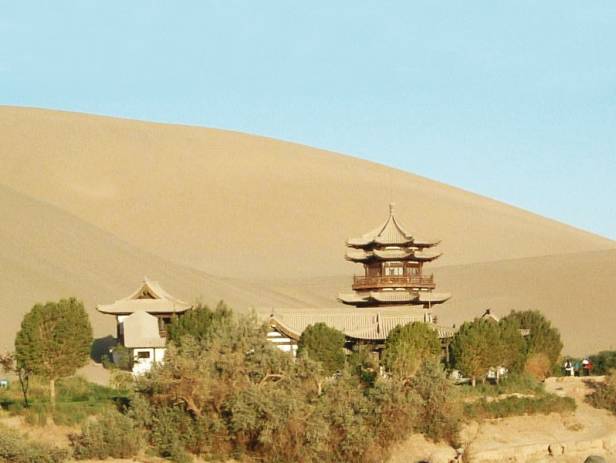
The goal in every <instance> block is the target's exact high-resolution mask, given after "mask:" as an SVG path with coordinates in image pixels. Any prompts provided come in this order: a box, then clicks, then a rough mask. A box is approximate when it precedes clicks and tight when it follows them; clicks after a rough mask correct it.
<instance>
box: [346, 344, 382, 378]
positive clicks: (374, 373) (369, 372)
mask: <svg viewBox="0 0 616 463" xmlns="http://www.w3.org/2000/svg"><path fill="white" fill-rule="evenodd" d="M347 365H348V368H349V371H350V372H351V373H352V374H353V375H355V376H357V377H358V378H359V380H360V381H361V382H362V384H363V385H364V386H374V384H375V382H376V380H377V378H378V375H379V369H380V364H379V358H378V354H376V353H374V352H373V350H372V347H371V346H370V345H368V344H355V345H354V346H353V351H352V352H351V355H349V357H348V359H347Z"/></svg>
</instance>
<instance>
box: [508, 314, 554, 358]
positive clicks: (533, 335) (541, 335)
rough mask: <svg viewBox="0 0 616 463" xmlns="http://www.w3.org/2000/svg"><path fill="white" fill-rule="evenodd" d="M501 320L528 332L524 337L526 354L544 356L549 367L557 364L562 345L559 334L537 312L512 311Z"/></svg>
mask: <svg viewBox="0 0 616 463" xmlns="http://www.w3.org/2000/svg"><path fill="white" fill-rule="evenodd" d="M503 320H507V321H508V322H511V323H513V324H515V325H517V327H518V328H520V329H527V330H529V334H528V336H526V337H525V342H526V352H527V354H528V355H529V356H530V355H532V354H541V353H543V354H545V355H546V356H547V358H548V359H549V361H550V366H551V365H554V364H556V363H557V362H558V359H559V357H560V353H561V351H562V349H563V343H562V341H561V339H560V332H559V331H558V329H557V328H555V327H553V326H552V323H551V322H550V321H549V320H547V319H546V318H545V317H544V316H543V314H542V313H541V312H539V311H538V310H526V311H521V312H518V311H515V310H514V311H512V312H511V313H510V314H509V315H507V316H506V317H505V318H503Z"/></svg>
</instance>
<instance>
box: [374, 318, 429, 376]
mask: <svg viewBox="0 0 616 463" xmlns="http://www.w3.org/2000/svg"><path fill="white" fill-rule="evenodd" d="M440 354H441V342H440V341H439V339H438V335H437V333H436V330H434V329H433V328H431V327H429V326H428V325H427V324H426V323H421V322H413V323H409V324H407V325H403V326H396V327H395V328H394V329H393V330H391V331H390V333H389V335H388V336H387V339H386V340H385V349H384V350H383V366H384V367H385V368H386V369H387V370H388V371H389V372H390V373H392V374H394V375H396V376H399V377H402V378H408V377H410V376H413V375H414V374H415V372H416V371H417V369H418V368H419V367H420V365H421V364H422V363H424V362H425V361H436V360H438V359H439V357H440Z"/></svg>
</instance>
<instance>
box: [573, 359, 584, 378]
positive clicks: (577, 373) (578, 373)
mask: <svg viewBox="0 0 616 463" xmlns="http://www.w3.org/2000/svg"><path fill="white" fill-rule="evenodd" d="M580 366H581V365H580V361H579V360H576V362H575V375H577V376H581V375H582V372H581V371H580V370H581V368H580ZM575 375H574V376H575Z"/></svg>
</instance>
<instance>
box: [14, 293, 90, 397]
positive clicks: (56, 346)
mask: <svg viewBox="0 0 616 463" xmlns="http://www.w3.org/2000/svg"><path fill="white" fill-rule="evenodd" d="M91 344H92V327H91V325H90V320H89V318H88V314H87V313H86V311H85V309H84V307H83V303H82V302H81V301H78V300H77V299H75V298H70V299H61V300H60V301H58V302H48V303H46V304H44V305H43V304H36V305H35V306H34V307H32V309H31V310H30V312H28V313H27V314H26V315H25V316H24V319H23V321H22V322H21V329H20V330H19V332H18V333H17V336H16V338H15V359H16V362H17V367H18V368H24V369H25V370H26V371H30V372H32V374H34V375H37V376H41V377H42V378H45V379H47V380H49V384H50V396H51V399H52V402H53V401H54V399H55V387H54V386H55V380H56V379H58V378H62V377H65V376H70V375H72V374H74V373H75V371H77V369H78V368H80V367H82V366H84V365H85V364H86V363H87V362H88V358H89V354H90V345H91Z"/></svg>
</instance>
